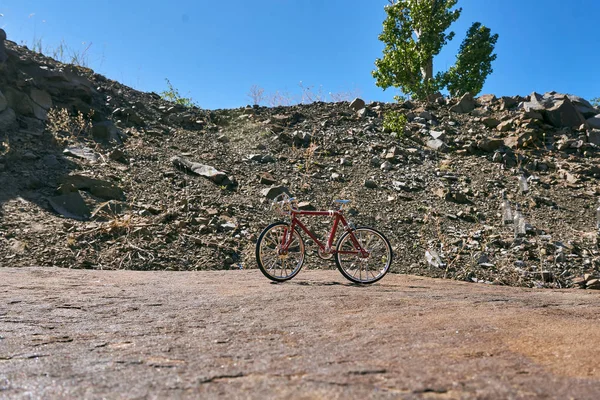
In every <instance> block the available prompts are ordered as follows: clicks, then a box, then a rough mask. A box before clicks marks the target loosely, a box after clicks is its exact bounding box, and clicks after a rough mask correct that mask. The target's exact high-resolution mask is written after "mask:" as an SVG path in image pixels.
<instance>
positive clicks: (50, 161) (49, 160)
mask: <svg viewBox="0 0 600 400" xmlns="http://www.w3.org/2000/svg"><path fill="white" fill-rule="evenodd" d="M41 161H42V164H43V165H44V167H46V168H50V169H52V168H56V167H58V166H59V165H60V162H59V161H58V159H57V158H56V156H55V155H54V154H48V155H46V156H44V157H43V158H42V160H41Z"/></svg>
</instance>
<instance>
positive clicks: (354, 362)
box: [0, 268, 600, 399]
mask: <svg viewBox="0 0 600 400" xmlns="http://www.w3.org/2000/svg"><path fill="white" fill-rule="evenodd" d="M599 320H600V293H598V292H588V291H583V290H561V291H558V290H530V289H521V288H509V287H497V286H487V285H477V284H469V283H462V282H454V281H443V280H434V279H429V278H422V277H414V276H404V275H388V276H386V277H385V278H384V279H383V280H382V281H380V283H378V284H375V285H372V286H357V285H352V284H350V283H349V282H347V281H345V280H344V278H343V277H342V276H341V275H340V274H339V273H338V272H337V271H334V270H330V271H302V272H301V273H300V274H299V275H298V276H297V277H296V278H295V279H294V280H292V281H290V282H287V283H285V284H272V283H270V282H269V281H268V280H267V279H266V278H264V277H263V276H262V274H261V273H260V272H259V271H258V270H246V271H225V272H132V271H86V270H65V269H42V268H27V269H12V268H1V269H0V397H2V398H27V399H29V398H43V399H48V398H136V399H141V398H217V397H220V398H227V399H234V398H256V399H265V398H301V399H309V398H317V399H347V398H358V399H363V398H401V399H421V398H424V399H455V398H457V399H510V398H513V399H521V398H522V399H530V398H557V399H568V398H575V399H598V398H599V396H600V346H599V345H600V321H599Z"/></svg>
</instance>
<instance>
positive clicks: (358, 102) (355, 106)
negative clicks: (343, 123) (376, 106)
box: [350, 97, 366, 111]
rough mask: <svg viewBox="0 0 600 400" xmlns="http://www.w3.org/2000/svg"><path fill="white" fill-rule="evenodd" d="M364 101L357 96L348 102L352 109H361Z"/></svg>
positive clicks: (363, 106)
mask: <svg viewBox="0 0 600 400" xmlns="http://www.w3.org/2000/svg"><path fill="white" fill-rule="evenodd" d="M365 105H366V104H365V101H364V100H363V99H359V98H358V97H357V98H356V99H354V100H352V102H351V103H350V108H351V109H353V110H354V111H358V110H362V109H363V108H365Z"/></svg>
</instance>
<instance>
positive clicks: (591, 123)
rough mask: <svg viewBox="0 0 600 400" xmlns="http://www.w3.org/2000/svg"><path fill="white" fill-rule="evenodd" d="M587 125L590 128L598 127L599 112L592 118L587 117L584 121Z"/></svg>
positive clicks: (599, 120) (599, 122)
mask: <svg viewBox="0 0 600 400" xmlns="http://www.w3.org/2000/svg"><path fill="white" fill-rule="evenodd" d="M585 122H586V124H587V126H589V127H590V128H592V129H600V114H598V115H596V116H595V117H593V118H589V119H588V120H586V121H585Z"/></svg>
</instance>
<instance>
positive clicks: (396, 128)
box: [383, 111, 407, 138]
mask: <svg viewBox="0 0 600 400" xmlns="http://www.w3.org/2000/svg"><path fill="white" fill-rule="evenodd" d="M406 122H407V121H406V115H404V114H402V113H400V112H398V111H390V112H388V113H386V114H385V116H384V117H383V130H384V131H385V132H395V133H396V137H397V138H400V137H403V136H404V129H405V128H406Z"/></svg>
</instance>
